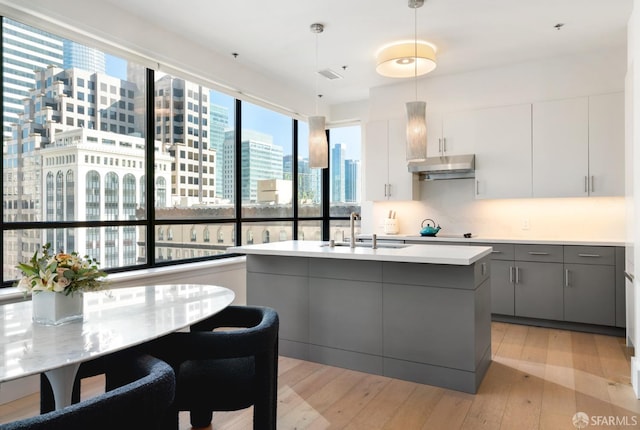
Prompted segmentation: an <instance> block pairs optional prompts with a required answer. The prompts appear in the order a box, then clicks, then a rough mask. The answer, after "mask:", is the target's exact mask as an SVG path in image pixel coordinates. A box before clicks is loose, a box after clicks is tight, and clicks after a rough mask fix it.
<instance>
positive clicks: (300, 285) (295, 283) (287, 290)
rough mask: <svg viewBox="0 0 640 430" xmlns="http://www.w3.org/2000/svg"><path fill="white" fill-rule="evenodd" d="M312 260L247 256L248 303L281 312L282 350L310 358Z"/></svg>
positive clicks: (298, 356)
mask: <svg viewBox="0 0 640 430" xmlns="http://www.w3.org/2000/svg"><path fill="white" fill-rule="evenodd" d="M308 260H309V259H308V258H281V257H272V256H257V255H256V256H250V257H247V304H249V305H258V306H268V307H270V308H273V309H275V310H276V312H278V316H279V320H280V329H279V339H280V342H279V352H280V354H282V355H285V356H287V357H293V358H298V359H301V360H307V359H309V358H308V356H309V276H308V272H309V261H308Z"/></svg>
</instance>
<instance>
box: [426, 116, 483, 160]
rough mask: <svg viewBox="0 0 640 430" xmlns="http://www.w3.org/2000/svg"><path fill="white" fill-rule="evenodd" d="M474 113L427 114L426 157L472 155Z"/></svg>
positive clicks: (474, 136)
mask: <svg viewBox="0 0 640 430" xmlns="http://www.w3.org/2000/svg"><path fill="white" fill-rule="evenodd" d="M475 112H476V111H472V110H470V111H460V112H448V113H445V114H442V113H432V112H429V113H427V157H438V156H445V155H460V154H472V153H473V150H474V145H475V138H476V135H475V132H474V130H475V121H476V116H475Z"/></svg>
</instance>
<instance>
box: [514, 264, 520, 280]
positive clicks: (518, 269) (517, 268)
mask: <svg viewBox="0 0 640 430" xmlns="http://www.w3.org/2000/svg"><path fill="white" fill-rule="evenodd" d="M515 269H516V270H515V271H516V284H519V283H520V268H519V267H518V266H516V267H515Z"/></svg>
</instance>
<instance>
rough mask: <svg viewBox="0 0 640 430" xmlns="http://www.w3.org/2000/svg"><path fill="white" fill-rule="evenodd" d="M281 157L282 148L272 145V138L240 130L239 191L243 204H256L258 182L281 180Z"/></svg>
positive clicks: (263, 134)
mask: <svg viewBox="0 0 640 430" xmlns="http://www.w3.org/2000/svg"><path fill="white" fill-rule="evenodd" d="M282 155H283V150H282V147H281V146H278V145H274V144H273V137H272V136H269V135H268V134H265V133H259V132H256V131H253V130H242V143H241V150H240V156H241V157H242V158H241V159H242V185H241V187H240V189H241V193H242V202H243V203H257V202H258V181H261V180H264V179H283V174H282V172H283V160H282Z"/></svg>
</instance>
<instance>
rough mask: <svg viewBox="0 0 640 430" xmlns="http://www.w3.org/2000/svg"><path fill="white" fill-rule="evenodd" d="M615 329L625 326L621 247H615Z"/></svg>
mask: <svg viewBox="0 0 640 430" xmlns="http://www.w3.org/2000/svg"><path fill="white" fill-rule="evenodd" d="M615 258H616V327H626V326H627V304H626V291H625V285H626V280H625V276H624V269H625V249H624V248H623V247H622V246H618V247H616V257H615Z"/></svg>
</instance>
